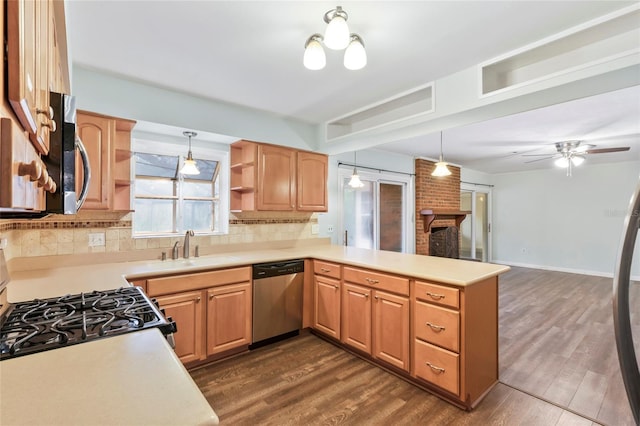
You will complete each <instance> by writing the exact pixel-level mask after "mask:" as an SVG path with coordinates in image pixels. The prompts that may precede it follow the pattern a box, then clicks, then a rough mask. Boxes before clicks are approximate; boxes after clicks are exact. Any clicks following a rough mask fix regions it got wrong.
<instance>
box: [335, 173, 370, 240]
mask: <svg viewBox="0 0 640 426" xmlns="http://www.w3.org/2000/svg"><path fill="white" fill-rule="evenodd" d="M349 180H350V178H347V179H344V182H343V184H344V186H343V187H344V191H343V200H342V208H343V224H344V230H345V238H346V245H348V246H352V247H360V248H368V249H372V248H375V241H376V238H375V235H374V226H373V225H374V213H375V210H374V206H375V203H374V195H375V194H374V189H375V185H374V184H375V182H373V181H370V180H365V179H362V183H364V186H363V187H362V188H358V189H354V188H351V187H350V186H349V185H348V183H349Z"/></svg>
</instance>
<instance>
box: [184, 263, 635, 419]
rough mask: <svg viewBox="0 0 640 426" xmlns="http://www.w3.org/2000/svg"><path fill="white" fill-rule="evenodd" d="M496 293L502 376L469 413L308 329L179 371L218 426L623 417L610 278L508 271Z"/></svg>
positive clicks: (628, 413) (626, 413)
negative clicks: (193, 384) (206, 403)
mask: <svg viewBox="0 0 640 426" xmlns="http://www.w3.org/2000/svg"><path fill="white" fill-rule="evenodd" d="M499 297H500V380H501V382H503V383H499V384H498V385H497V386H496V387H494V388H493V390H492V391H491V392H490V393H489V394H488V395H487V397H486V398H485V399H484V401H482V402H481V403H480V405H479V406H478V407H477V408H476V409H475V410H474V411H472V412H470V413H468V412H465V411H462V410H460V409H458V408H456V407H454V406H452V405H451V404H449V403H447V402H444V401H442V400H440V399H439V398H437V397H435V396H433V395H431V394H429V393H428V392H425V391H423V390H421V389H419V388H417V387H415V386H413V385H411V384H409V383H407V382H405V381H403V380H401V379H399V378H397V377H395V376H394V375H392V374H389V373H387V372H385V371H384V370H382V369H380V368H378V367H376V366H373V365H371V364H370V363H368V362H366V361H364V360H362V359H360V358H358V357H356V356H354V355H351V354H350V353H348V352H346V351H344V350H342V349H340V348H338V347H336V346H334V345H332V344H331V343H328V342H326V341H324V340H322V339H320V338H318V337H316V336H314V335H310V334H303V335H302V336H300V337H297V338H294V339H290V340H287V341H284V342H280V343H278V344H275V345H271V346H268V347H263V348H260V349H256V350H254V351H252V352H251V353H248V354H244V355H241V356H239V357H236V358H233V359H229V360H226V361H222V362H219V363H216V364H212V365H209V366H206V367H203V368H201V369H198V370H194V371H191V375H192V376H193V378H194V380H195V381H196V383H197V384H198V386H199V387H200V389H201V390H202V392H203V394H204V395H205V397H206V398H207V400H208V401H209V403H210V404H211V406H212V407H213V408H214V409H215V410H216V412H217V413H218V416H219V417H220V420H221V424H223V425H255V424H260V425H324V424H326V425H333V424H348V425H363V424H366V425H376V424H385V425H388V424H389V425H391V424H392V425H415V424H425V425H545V426H546V425H585V426H588V425H592V424H598V423H600V424H606V425H609V426H618V425H633V418H632V416H631V410H630V409H629V406H628V403H627V400H626V394H625V393H624V387H623V385H622V379H621V377H620V372H619V368H618V360H617V356H616V352H615V344H614V341H613V328H612V325H611V318H610V317H611V280H610V279H605V278H596V277H587V276H581V275H573V274H564V273H558V272H549V271H538V270H531V269H522V268H514V269H513V270H512V271H510V272H509V273H507V274H505V275H503V276H502V277H501V281H500V293H499ZM639 302H640V286H638V285H635V286H634V292H633V294H632V297H631V304H632V306H639ZM639 315H640V313H638V312H637V311H636V312H635V313H634V314H633V316H632V320H633V321H634V329H635V330H636V331H637V330H639V329H640V324H639V323H640V317H639ZM638 341H640V336H636V338H635V342H636V343H637V342H638ZM636 350H637V351H638V352H640V350H638V348H637V349H636ZM521 390H522V391H521ZM523 391H524V392H523ZM532 395H536V396H538V397H539V398H537V397H534V396H532ZM545 400H546V401H545ZM547 401H548V402H547ZM550 402H553V403H550ZM561 407H565V408H567V410H565V409H563V408H561ZM575 413H582V414H583V415H584V416H579V415H577V414H575ZM592 420H596V421H597V423H593V422H592Z"/></svg>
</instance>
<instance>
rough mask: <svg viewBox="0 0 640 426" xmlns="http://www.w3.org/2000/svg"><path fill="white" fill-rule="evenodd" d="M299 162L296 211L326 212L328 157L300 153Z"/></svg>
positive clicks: (298, 154)
mask: <svg viewBox="0 0 640 426" xmlns="http://www.w3.org/2000/svg"><path fill="white" fill-rule="evenodd" d="M297 160H298V162H297V171H298V182H297V186H296V187H297V206H296V209H297V210H298V211H310V212H326V211H327V208H328V205H329V202H328V197H329V196H328V193H327V181H328V173H329V168H328V163H327V156H326V155H323V154H316V153H313V152H304V151H298V153H297Z"/></svg>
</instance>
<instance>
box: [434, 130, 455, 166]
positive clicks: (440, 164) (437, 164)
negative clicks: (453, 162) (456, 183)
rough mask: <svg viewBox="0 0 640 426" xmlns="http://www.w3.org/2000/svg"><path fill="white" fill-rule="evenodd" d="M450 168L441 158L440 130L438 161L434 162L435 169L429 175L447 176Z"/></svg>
mask: <svg viewBox="0 0 640 426" xmlns="http://www.w3.org/2000/svg"><path fill="white" fill-rule="evenodd" d="M450 174H451V170H449V168H448V167H447V163H446V162H445V161H444V160H443V159H442V132H440V161H438V162H437V163H436V168H435V170H434V171H433V172H432V173H431V176H437V177H442V176H449V175H450Z"/></svg>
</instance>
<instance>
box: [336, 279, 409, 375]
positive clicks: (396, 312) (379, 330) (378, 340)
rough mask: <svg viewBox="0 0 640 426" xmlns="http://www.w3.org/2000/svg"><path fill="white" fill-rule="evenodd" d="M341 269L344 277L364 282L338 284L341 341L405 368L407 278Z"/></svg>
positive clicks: (407, 309) (407, 344)
mask: <svg viewBox="0 0 640 426" xmlns="http://www.w3.org/2000/svg"><path fill="white" fill-rule="evenodd" d="M344 269H345V278H344V279H345V281H347V280H349V281H351V282H357V283H358V284H366V285H358V284H352V283H351V282H345V283H344V285H343V287H342V289H343V290H342V339H341V341H342V343H344V344H345V345H348V346H350V347H352V348H355V349H357V350H359V351H362V352H365V353H366V354H368V355H371V356H373V357H374V358H376V359H378V360H381V361H384V362H385V363H388V364H390V365H392V366H394V367H397V368H399V369H401V370H404V371H409V368H410V363H409V297H408V296H409V280H408V279H406V278H401V277H396V276H392V275H388V274H380V273H377V272H373V271H368V270H364V269H356V268H348V267H345V268H344ZM380 289H382V290H390V291H398V292H400V293H401V294H392V293H390V292H388V291H382V290H380ZM402 294H404V295H402Z"/></svg>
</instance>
